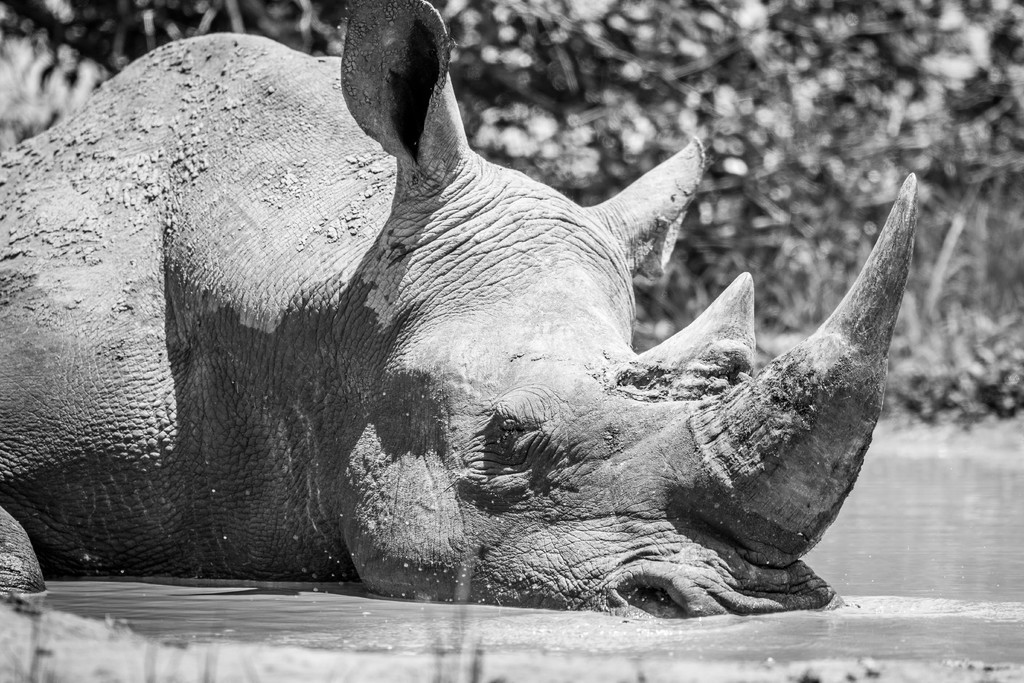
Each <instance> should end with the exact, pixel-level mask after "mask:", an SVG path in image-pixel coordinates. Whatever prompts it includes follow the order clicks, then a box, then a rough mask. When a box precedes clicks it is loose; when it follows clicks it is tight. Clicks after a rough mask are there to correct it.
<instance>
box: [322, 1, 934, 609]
mask: <svg viewBox="0 0 1024 683" xmlns="http://www.w3.org/2000/svg"><path fill="white" fill-rule="evenodd" d="M450 49H451V41H450V39H449V37H448V35H447V32H446V30H445V27H444V24H443V22H442V20H441V18H440V17H439V16H438V14H437V13H436V11H435V10H434V9H433V8H431V7H430V6H429V5H427V4H426V3H423V2H415V1H413V0H406V1H403V2H395V3H389V4H387V5H386V6H385V8H384V9H380V8H378V7H377V6H376V5H372V4H371V3H358V4H356V6H355V7H354V9H353V11H352V16H351V19H350V22H349V29H348V38H347V45H346V49H345V54H344V59H343V66H342V83H343V91H344V97H345V100H346V103H347V104H348V108H349V110H350V111H351V113H352V115H353V116H354V117H355V119H356V120H357V122H358V123H359V124H360V126H361V127H362V129H363V130H364V131H365V132H366V133H367V134H368V135H370V136H371V137H372V138H374V139H375V140H377V141H378V142H379V143H380V144H381V145H382V146H383V148H384V149H385V150H386V151H387V152H388V153H390V154H391V155H393V156H394V157H395V158H396V159H397V185H396V189H395V196H394V202H393V206H392V210H391V214H390V216H389V217H388V219H387V221H386V223H385V225H384V227H383V229H382V230H381V232H380V235H379V237H378V239H377V241H376V243H375V244H374V246H373V247H372V249H371V253H370V254H369V255H368V256H367V257H366V258H365V259H364V260H363V265H362V267H361V268H360V270H359V272H358V274H357V278H358V281H359V283H360V284H359V286H360V288H361V290H362V291H363V292H365V296H364V301H363V306H364V308H365V309H366V310H367V311H368V312H367V315H368V316H369V317H370V319H372V320H373V323H372V328H373V333H372V335H369V336H368V337H365V338H364V339H363V341H364V342H365V343H366V344H368V345H369V346H370V347H372V348H374V349H375V358H376V361H375V364H374V366H373V369H372V371H370V370H367V371H366V372H365V376H364V377H363V380H361V384H360V386H362V387H363V389H362V399H361V400H362V401H363V405H364V408H363V409H364V411H365V413H366V425H365V427H364V428H363V429H362V433H361V434H360V435H359V438H358V440H357V444H356V446H355V448H354V451H353V456H352V457H351V460H350V462H349V465H348V469H347V471H346V475H345V476H346V477H347V485H348V487H349V489H350V491H351V496H350V499H351V500H350V503H349V505H348V507H347V509H346V511H345V518H346V519H345V535H346V539H345V540H346V543H347V545H348V548H349V550H350V552H351V554H352V558H353V562H354V564H355V567H356V569H357V571H358V572H359V574H360V576H361V577H362V579H363V580H364V581H365V583H366V584H367V585H368V586H369V587H370V588H371V589H372V590H374V591H376V592H379V593H381V594H385V595H391V596H401V597H406V598H417V599H438V600H470V601H480V602H489V603H497V604H514V605H523V606H538V607H540V606H543V607H554V608H562V609H595V610H620V611H629V610H633V609H637V608H638V609H641V610H644V611H647V612H652V613H655V614H662V615H671V616H694V615H709V614H719V613H726V612H732V613H754V612H770V611H778V610H789V609H805V608H821V607H825V606H828V605H830V604H836V603H837V602H838V598H837V597H836V595H835V594H834V592H833V591H832V590H831V589H830V588H829V586H828V585H827V584H826V583H825V582H824V581H822V580H821V579H820V578H818V577H817V576H816V575H815V574H814V573H813V572H812V571H811V570H810V569H809V568H808V567H807V566H806V565H804V564H803V563H802V562H800V561H799V558H800V557H801V556H803V555H804V554H805V553H807V552H808V551H809V550H810V549H811V548H812V547H813V546H814V545H815V543H817V541H818V540H819V539H820V538H821V536H822V534H823V533H824V531H825V529H826V528H827V527H828V526H829V524H830V523H831V522H832V521H833V520H834V519H835V517H836V515H837V513H838V511H839V508H840V506H841V505H842V503H843V500H844V499H845V498H846V496H847V494H848V493H849V492H850V490H851V488H852V486H853V484H854V481H855V480H856V478H857V475H858V472H859V470H860V467H861V463H862V461H863V458H864V453H865V451H866V450H867V447H868V444H869V443H870V440H871V433H872V430H873V428H874V424H875V422H876V420H877V417H878V414H879V410H880V407H881V401H882V392H883V385H884V380H885V375H886V358H887V351H888V345H889V341H890V338H891V335H892V331H893V326H894V324H895V320H896V315H897V312H898V309H899V305H900V300H901V297H902V292H903V289H904V285H905V281H906V277H907V269H908V266H909V263H910V257H911V251H912V242H913V232H914V226H915V223H916V185H915V180H914V178H913V177H912V176H911V177H910V178H909V179H908V180H907V182H906V183H905V184H904V187H903V189H902V190H901V192H900V195H899V198H898V200H897V202H896V205H895V207H894V209H893V211H892V213H891V215H890V217H889V220H888V222H887V223H886V226H885V229H884V230H883V231H882V234H881V236H880V238H879V241H878V243H877V245H876V246H875V248H874V251H873V252H872V254H871V256H870V258H869V260H868V262H867V264H866V265H865V267H864V269H863V272H862V273H861V274H860V276H859V278H858V279H857V281H856V283H855V284H854V285H853V287H852V289H851V291H850V292H849V294H848V295H847V296H846V298H845V299H844V300H843V302H842V303H841V304H840V305H839V307H838V309H837V310H836V311H835V312H834V313H833V314H832V316H831V317H830V318H829V319H828V320H827V321H826V322H825V323H824V324H823V325H822V326H821V327H820V329H818V331H817V332H816V333H814V334H813V335H812V336H811V337H810V338H809V339H807V340H806V341H804V342H803V343H801V344H800V345H798V346H797V347H796V348H794V349H793V350H791V351H790V352H788V353H786V354H785V355H783V356H781V357H780V358H778V359H776V360H775V361H774V362H772V363H771V364H770V365H768V366H767V367H766V368H765V369H764V370H763V371H762V372H760V374H759V375H758V376H757V377H751V376H750V373H751V360H752V355H753V347H754V332H753V301H754V296H753V285H752V282H751V278H750V276H749V275H746V274H744V275H741V276H740V277H739V278H737V280H736V281H735V282H734V283H733V284H732V285H731V286H730V287H729V288H728V289H727V290H726V291H725V292H724V293H723V294H722V295H721V297H720V298H719V299H718V300H717V301H715V302H714V303H713V304H712V305H711V306H710V307H709V308H708V309H707V311H705V312H704V314H703V315H701V316H700V317H699V318H698V319H697V320H696V321H695V322H694V323H693V324H692V325H690V326H689V327H687V328H686V329H684V330H682V331H681V332H679V333H678V334H677V335H675V336H674V337H672V338H670V339H668V340H667V341H665V342H664V343H662V344H661V345H659V346H657V347H655V348H653V349H651V350H649V351H647V352H645V353H642V354H639V355H638V354H637V353H635V352H634V351H633V350H632V348H631V346H630V340H631V329H632V324H633V318H634V299H633V290H632V277H633V275H634V274H635V273H646V274H648V275H650V274H657V273H659V272H660V270H661V268H662V267H663V265H664V264H665V262H666V261H667V259H668V257H669V255H670V253H671V251H672V247H673V243H674V241H675V236H676V232H677V230H678V226H679V223H680V221H681V219H682V215H683V212H684V210H685V209H686V206H687V204H688V202H689V200H690V198H691V197H692V196H693V194H694V192H695V189H696V187H697V184H698V182H699V179H700V175H701V172H702V169H703V166H704V153H703V149H702V147H701V146H700V144H699V143H697V142H694V143H692V144H691V145H690V146H689V147H687V148H686V149H684V150H683V151H681V152H679V153H678V154H677V155H675V156H674V157H672V158H670V159H669V160H667V161H666V162H664V163H663V164H662V165H661V166H659V167H657V168H655V169H654V170H652V171H651V172H650V173H648V174H647V175H645V176H644V177H642V178H640V179H639V180H638V181H636V183H634V184H633V185H632V186H630V187H629V188H627V189H626V190H624V191H623V192H622V193H621V194H620V195H618V196H617V197H615V198H613V199H611V200H609V201H607V202H605V203H604V204H601V205H599V206H596V207H592V208H581V207H579V206H577V205H576V204H574V203H573V202H571V201H569V200H568V199H566V198H565V197H563V196H561V195H560V194H558V193H556V192H554V191H553V190H551V189H549V188H547V187H545V186H543V185H541V184H539V183H537V182H534V181H532V180H530V179H529V178H527V177H525V176H523V175H522V174H519V173H516V172H513V171H510V170H507V169H503V168H499V167H496V166H494V165H491V164H489V163H487V162H485V161H483V160H482V159H481V158H480V157H479V156H477V155H476V154H474V153H473V152H472V151H470V149H469V147H468V144H467V141H466V137H465V134H464V132H463V127H462V123H461V120H460V117H459V111H458V106H457V104H456V102H455V99H454V95H453V92H452V88H451V85H450V83H449V80H448V78H447V66H448V59H449V52H450ZM360 334H363V333H362V332H361V333H360Z"/></svg>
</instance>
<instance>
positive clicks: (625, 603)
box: [614, 575, 694, 619]
mask: <svg viewBox="0 0 1024 683" xmlns="http://www.w3.org/2000/svg"><path fill="white" fill-rule="evenodd" d="M614 595H615V602H617V603H619V604H620V605H621V606H622V607H624V608H627V609H631V611H632V610H639V611H641V612H646V613H647V614H650V615H651V616H655V617H660V618H677V619H681V618H686V617H691V616H694V614H692V613H691V610H689V609H688V608H687V606H686V605H685V604H681V603H680V601H679V600H677V599H676V598H674V597H673V591H671V590H670V588H669V586H668V584H667V582H665V581H663V580H662V579H660V578H658V577H656V576H649V575H640V576H635V577H633V578H631V579H629V580H628V581H626V582H624V583H622V584H621V585H620V586H619V587H618V588H617V589H616V590H615V591H614Z"/></svg>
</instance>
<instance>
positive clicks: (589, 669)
mask: <svg viewBox="0 0 1024 683" xmlns="http://www.w3.org/2000/svg"><path fill="white" fill-rule="evenodd" d="M312 680H315V681H345V682H346V683H354V682H356V681H368V682H377V681H380V682H385V681H387V682H392V681H393V682H403V681H409V682H410V683H411V682H418V681H431V682H447V681H452V682H455V681H466V682H467V683H476V682H479V683H485V682H490V681H495V682H497V681H504V682H505V683H514V682H516V681H530V682H542V683H543V682H550V683H555V682H560V681H567V682H568V681H578V680H587V681H593V682H596V683H603V682H608V683H613V682H615V683H618V682H620V681H622V682H634V681H645V682H651V683H653V682H655V681H695V682H696V681H702V682H705V681H712V682H716V681H723V682H724V681H746V682H750V683H773V682H776V681H794V682H796V681H799V682H801V683H811V682H817V683H829V682H832V681H835V682H837V683H838V682H840V681H843V682H849V681H868V680H870V681H883V682H885V681H925V680H927V681H936V682H939V683H942V682H944V681H950V682H953V681H955V682H958V683H959V682H963V681H979V682H980V681H986V682H987V683H1002V682H1006V681H1024V667H1022V666H1019V665H1000V664H984V663H981V662H967V661H955V662H953V661H947V662H911V661H900V660H872V659H846V660H814V661H806V662H792V663H786V664H775V663H771V662H766V663H761V664H732V663H727V662H699V661H680V660H675V659H665V658H661V659H649V658H648V659H643V660H641V659H637V658H633V657H625V656H615V657H604V656H586V657H583V656H565V655H558V654H553V653H543V652H525V653H502V654H488V653H486V652H483V653H479V652H472V651H467V652H454V653H437V654H428V655H392V654H386V653H359V652H337V651H333V652H332V651H325V650H314V649H307V648H299V647H279V646H267V645H259V644H253V645H249V644H239V643H222V644H194V645H188V646H186V647H181V646H174V645H167V644H163V643H160V642H157V641H155V640H150V639H146V638H143V637H141V636H138V635H136V634H133V633H131V632H130V631H129V630H128V629H127V628H125V627H123V626H120V625H118V624H115V623H110V622H103V621H98V620H92V619H83V618H81V617H77V616H74V615H71V614H65V613H62V612H55V611H51V610H43V609H40V608H39V607H38V606H37V605H36V604H35V603H34V602H32V601H25V600H22V599H19V598H7V599H6V600H5V601H4V602H3V603H0V681H4V682H7V681H10V682H12V683H21V682H23V681H24V682H25V683H29V682H31V683H35V682H36V681H48V682H50V683H63V682H65V681H67V682H70V681H75V682H79V681H81V682H85V683H87V682H89V681H104V682H105V683H120V682H122V681H123V682H125V683H128V682H134V681H145V682H146V683H160V682H165V681H166V682H170V681H174V682H175V683H190V682H191V681H197V682H198V681H202V682H203V683H214V682H216V683H229V682H234V681H238V682H240V683H252V682H254V681H259V682H260V683H268V682H272V681H312Z"/></svg>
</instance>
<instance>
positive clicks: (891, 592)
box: [47, 428, 1024, 662]
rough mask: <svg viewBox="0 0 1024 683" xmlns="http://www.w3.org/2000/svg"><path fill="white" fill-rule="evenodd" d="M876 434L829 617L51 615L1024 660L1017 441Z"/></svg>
mask: <svg viewBox="0 0 1024 683" xmlns="http://www.w3.org/2000/svg"><path fill="white" fill-rule="evenodd" d="M928 436H929V439H922V438H920V436H919V435H914V434H909V435H905V434H900V433H898V432H893V430H892V429H891V428H888V433H881V434H879V435H877V436H876V445H875V446H873V447H872V451H871V453H869V455H868V459H867V462H866V463H865V466H864V470H863V472H862V473H861V477H860V481H859V482H858V484H857V487H856V488H855V489H854V492H853V494H852V495H851V496H850V499H849V501H848V502H847V503H846V505H845V506H844V508H843V511H842V512H841V513H840V516H839V519H838V520H837V521H836V523H835V525H834V526H833V527H832V528H831V529H830V530H829V531H828V532H827V533H826V535H825V538H824V540H823V541H822V542H821V544H820V545H819V546H818V547H817V548H816V549H815V550H814V551H813V552H812V553H811V554H810V555H809V556H808V558H807V562H808V564H810V565H811V566H812V567H813V568H814V569H815V570H816V571H817V572H818V573H819V575H821V576H822V577H823V578H824V579H826V580H828V581H830V582H831V583H832V585H833V586H834V587H835V588H836V589H837V590H838V591H839V592H840V593H841V594H842V595H844V596H845V597H846V599H847V603H848V606H847V607H845V608H842V609H840V610H837V611H834V612H793V613H787V614H779V615H769V616H759V617H714V618H710V619H697V620H688V621H668V620H656V619H622V618H614V617H609V616H605V615H600V614H588V613H564V612H547V611H541V610H525V609H515V608H500V607H491V606H481V605H473V606H461V605H443V604H423V603H414V602H401V601H392V600H380V599H376V598H372V597H369V596H366V595H365V594H364V593H362V591H361V589H360V587H359V586H358V585H340V586H339V585H337V584H334V585H321V584H317V585H311V584H301V585H296V584H261V585H259V586H256V587H254V586H252V585H246V586H244V587H234V588H225V587H223V586H217V587H211V586H183V585H155V584H144V583H130V582H110V581H105V582H98V581H69V582H58V581H53V582H50V584H49V587H50V594H49V596H48V597H47V601H48V603H49V604H50V605H51V606H53V607H55V608H58V609H63V610H68V611H71V612H76V613H79V614H84V615H90V616H104V615H106V614H109V615H111V616H113V617H115V618H119V619H126V620H128V621H129V623H130V624H131V625H132V626H133V627H134V628H135V629H136V630H137V631H139V632H141V633H145V634H149V635H154V636H159V637H161V638H164V639H168V640H172V641H178V642H183V641H190V640H225V639H231V640H245V641H259V642H267V643H276V644H292V645H296V644H301V645H308V646H314V647H331V648H344V649H354V650H356V649H357V650H389V651H400V652H425V651H427V652H429V651H434V650H436V649H438V648H452V647H462V646H464V645H465V644H467V643H468V644H476V643H477V642H479V643H480V644H481V645H482V646H483V647H484V648H485V649H486V650H488V651H495V650H506V651H507V650H520V649H531V650H535V649H543V650H548V651H558V652H602V653H626V654H632V655H637V656H639V655H654V654H660V655H669V656H676V657H680V658H690V659H734V660H762V659H764V658H766V657H773V658H775V659H776V660H779V661H784V660H794V659H808V658H820V657H855V656H873V657H900V658H910V659H932V660H934V659H944V658H970V659H983V660H986V661H1012V662H1024V648H1021V647H1020V643H1021V642H1022V640H1024V582H1022V581H1021V580H1020V578H1021V577H1024V543H1021V539H1022V538H1024V496H1022V495H1020V493H1021V492H1022V491H1024V435H1020V434H1016V433H1013V434H989V435H987V436H983V435H978V434H975V435H969V436H966V437H965V436H962V435H957V436H955V437H953V438H952V439H944V440H936V439H935V435H934V434H929V435H928Z"/></svg>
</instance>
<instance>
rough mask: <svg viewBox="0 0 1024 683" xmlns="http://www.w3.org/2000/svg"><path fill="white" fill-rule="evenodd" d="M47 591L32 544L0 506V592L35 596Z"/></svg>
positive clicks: (23, 531)
mask: <svg viewBox="0 0 1024 683" xmlns="http://www.w3.org/2000/svg"><path fill="white" fill-rule="evenodd" d="M43 590H46V585H45V584H44V583H43V573H42V572H41V571H40V570H39V561H38V560H36V554H35V551H33V550H32V543H30V542H29V540H28V534H26V533H25V530H24V529H23V528H22V527H21V524H19V523H18V520H16V519H14V517H11V515H10V514H9V513H8V512H7V511H6V510H4V509H3V508H2V507H0V591H11V592H15V593H38V592H40V591H43Z"/></svg>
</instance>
